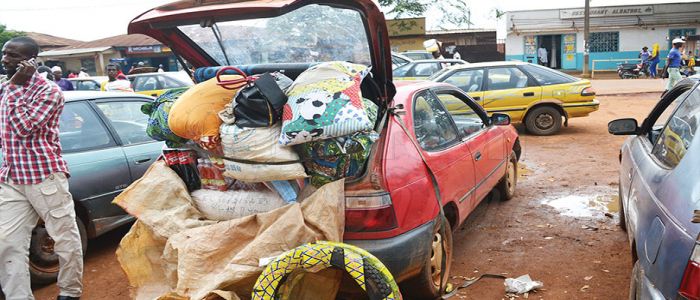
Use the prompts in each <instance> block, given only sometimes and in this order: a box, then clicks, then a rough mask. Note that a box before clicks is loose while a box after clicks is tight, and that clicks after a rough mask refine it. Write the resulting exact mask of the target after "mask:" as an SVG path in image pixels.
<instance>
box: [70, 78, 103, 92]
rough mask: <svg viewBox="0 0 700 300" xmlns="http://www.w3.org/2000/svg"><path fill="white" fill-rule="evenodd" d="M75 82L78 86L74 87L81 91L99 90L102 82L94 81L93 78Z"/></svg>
mask: <svg viewBox="0 0 700 300" xmlns="http://www.w3.org/2000/svg"><path fill="white" fill-rule="evenodd" d="M73 83H76V84H77V85H78V86H77V87H75V86H74V88H75V89H76V90H79V91H99V90H100V84H99V83H97V82H95V81H92V80H78V81H73Z"/></svg>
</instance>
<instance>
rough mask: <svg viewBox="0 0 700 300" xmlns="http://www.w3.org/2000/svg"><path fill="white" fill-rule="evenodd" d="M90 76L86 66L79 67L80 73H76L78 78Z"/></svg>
mask: <svg viewBox="0 0 700 300" xmlns="http://www.w3.org/2000/svg"><path fill="white" fill-rule="evenodd" d="M88 77H90V74H88V72H87V69H86V68H82V67H81V68H80V73H78V78H88Z"/></svg>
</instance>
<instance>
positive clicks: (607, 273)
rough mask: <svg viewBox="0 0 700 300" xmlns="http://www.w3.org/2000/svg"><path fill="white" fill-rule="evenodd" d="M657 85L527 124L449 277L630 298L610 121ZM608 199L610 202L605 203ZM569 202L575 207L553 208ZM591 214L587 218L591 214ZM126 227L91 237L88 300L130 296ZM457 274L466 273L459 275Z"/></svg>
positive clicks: (459, 239) (47, 294)
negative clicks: (564, 119)
mask: <svg viewBox="0 0 700 300" xmlns="http://www.w3.org/2000/svg"><path fill="white" fill-rule="evenodd" d="M658 95H659V94H658V93H654V94H635V95H629V96H602V97H599V98H598V99H599V100H600V101H601V109H600V111H598V112H596V113H594V114H592V115H591V116H590V117H588V118H580V119H573V120H571V121H570V122H569V127H568V128H564V129H563V130H562V132H561V133H560V134H558V135H555V136H549V137H536V136H530V135H527V134H525V133H524V132H523V131H522V129H521V130H520V132H521V142H522V146H523V156H522V159H521V168H522V169H521V173H522V174H521V176H520V178H519V180H520V181H519V183H518V188H517V193H516V197H515V198H514V199H512V200H511V201H508V202H496V201H486V202H484V203H483V204H482V205H481V206H480V207H479V208H477V210H476V211H475V213H474V214H473V215H472V217H471V218H470V219H469V221H468V222H467V224H465V226H463V227H462V228H460V229H458V231H457V233H456V234H455V236H454V240H455V249H454V251H455V254H454V260H453V264H452V266H453V267H452V275H453V276H452V278H451V281H452V282H453V283H455V284H459V283H461V282H462V280H463V279H462V278H461V277H467V278H468V277H474V276H478V275H479V274H483V273H495V274H500V273H507V274H506V275H507V276H509V277H517V276H520V275H523V274H530V276H531V277H532V278H533V279H535V280H540V281H542V282H543V283H544V290H543V291H540V292H537V293H534V294H530V298H531V299H540V298H543V299H624V298H625V297H627V290H628V283H629V273H630V270H631V259H630V251H629V248H628V245H627V240H626V237H625V234H624V233H623V232H622V231H620V230H619V229H618V227H617V225H616V223H617V219H616V218H617V217H616V216H615V218H614V219H611V218H608V217H606V216H605V215H604V212H606V211H609V212H611V213H613V214H615V215H616V210H617V206H616V205H615V203H616V201H617V199H616V198H615V197H616V193H617V187H618V184H617V182H618V179H617V177H618V175H617V168H618V150H619V146H620V144H621V143H622V142H623V140H624V137H615V136H611V135H609V134H608V133H607V127H606V125H607V123H608V121H610V120H612V119H615V118H621V117H635V118H637V120H640V121H641V120H642V119H643V118H644V116H645V115H646V114H647V113H648V112H649V111H650V109H651V107H652V106H653V105H654V104H655V103H656V101H657V99H658ZM611 201H612V203H611V204H610V205H608V202H611ZM545 202H547V203H549V204H551V205H553V206H557V207H569V208H572V209H570V210H565V209H563V208H561V209H560V210H558V209H555V208H553V207H552V206H550V205H547V204H545ZM587 215H588V217H586V216H587ZM126 230H128V228H125V229H123V230H117V231H116V232H113V233H110V234H108V235H106V236H103V237H101V238H99V239H97V240H93V241H91V243H90V246H89V249H88V253H87V258H86V264H85V280H84V284H85V293H84V296H83V299H128V297H129V288H128V286H129V285H128V282H127V280H126V277H125V276H124V275H123V273H122V271H121V268H120V267H119V264H118V262H117V260H116V257H115V255H114V252H115V251H116V249H117V245H118V243H119V239H120V238H121V236H123V234H124V233H125V232H126ZM460 276H461V277H460ZM57 292H58V289H57V288H56V287H55V285H49V286H45V287H38V288H36V289H35V295H36V298H37V299H41V300H49V299H55V297H56V294H57ZM504 297H505V293H504V287H503V281H502V280H496V279H484V280H482V281H480V282H478V283H476V284H475V285H473V286H471V287H469V288H466V289H463V290H461V291H460V293H459V294H458V295H457V296H455V297H454V298H453V299H502V298H504Z"/></svg>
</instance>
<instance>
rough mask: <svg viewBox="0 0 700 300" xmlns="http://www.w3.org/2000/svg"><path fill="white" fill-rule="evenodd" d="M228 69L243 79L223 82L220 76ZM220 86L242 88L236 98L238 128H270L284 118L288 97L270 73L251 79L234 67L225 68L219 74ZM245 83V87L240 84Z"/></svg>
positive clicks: (235, 108)
mask: <svg viewBox="0 0 700 300" xmlns="http://www.w3.org/2000/svg"><path fill="white" fill-rule="evenodd" d="M226 69H234V70H236V71H237V72H238V73H240V74H241V75H243V78H242V79H237V80H231V81H221V79H220V74H221V73H223V71H225V70H226ZM217 80H218V81H219V83H218V84H219V85H220V86H222V87H224V88H229V89H231V87H230V85H232V84H233V85H237V86H236V87H235V88H240V90H239V91H238V93H236V96H235V97H234V102H235V103H234V107H233V114H234V116H235V118H236V120H235V122H234V124H236V125H237V126H238V127H270V126H272V125H274V124H275V123H277V121H278V120H279V119H280V118H281V117H282V108H283V107H284V104H286V103H287V95H285V94H284V91H282V89H281V88H280V87H279V85H277V82H276V81H275V77H273V76H272V75H270V74H269V73H265V74H262V75H260V76H258V77H249V76H247V75H245V73H243V71H241V70H239V69H237V68H234V67H225V68H222V69H221V70H219V72H218V74H217ZM243 82H245V85H244V86H243V87H240V83H243Z"/></svg>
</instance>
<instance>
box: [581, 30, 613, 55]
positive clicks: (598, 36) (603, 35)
mask: <svg viewBox="0 0 700 300" xmlns="http://www.w3.org/2000/svg"><path fill="white" fill-rule="evenodd" d="M619 41H620V33H619V32H591V35H590V42H589V43H588V47H589V49H590V52H617V51H618V49H619V47H618V44H619Z"/></svg>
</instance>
